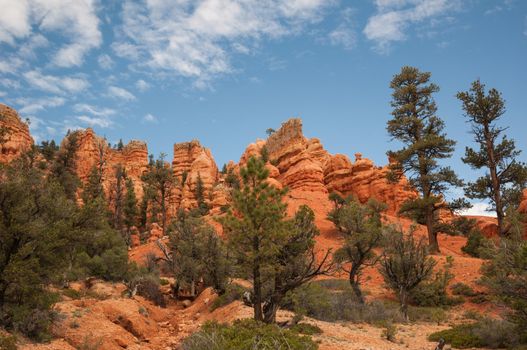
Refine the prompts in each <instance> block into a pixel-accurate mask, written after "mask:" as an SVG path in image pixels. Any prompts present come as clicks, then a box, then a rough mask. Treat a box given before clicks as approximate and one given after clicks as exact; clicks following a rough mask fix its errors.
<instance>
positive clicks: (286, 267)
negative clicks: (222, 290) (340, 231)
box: [221, 157, 329, 323]
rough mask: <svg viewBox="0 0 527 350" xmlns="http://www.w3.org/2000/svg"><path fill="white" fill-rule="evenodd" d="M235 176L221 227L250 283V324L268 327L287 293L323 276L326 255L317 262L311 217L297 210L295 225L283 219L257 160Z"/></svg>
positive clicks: (280, 206) (279, 194)
mask: <svg viewBox="0 0 527 350" xmlns="http://www.w3.org/2000/svg"><path fill="white" fill-rule="evenodd" d="M240 176H241V178H242V185H241V187H240V189H235V190H234V191H233V194H232V197H233V203H232V209H230V210H229V212H228V213H227V215H226V216H225V217H224V218H222V219H221V223H222V225H223V228H224V232H225V234H226V235H227V238H228V247H229V252H232V254H233V255H234V256H233V258H234V259H236V261H237V265H238V268H239V270H240V272H241V273H242V274H243V275H244V276H246V277H249V278H251V279H252V281H253V288H252V298H251V302H252V305H253V310H254V319H255V320H257V321H265V322H269V323H270V322H274V320H275V318H276V311H277V310H278V307H279V306H280V302H281V301H282V299H283V297H284V296H285V294H286V293H287V292H288V291H291V290H293V289H295V288H297V287H299V286H301V285H302V284H303V283H306V282H307V281H309V280H311V279H312V278H314V277H315V276H317V275H319V274H323V273H325V272H327V270H328V267H327V264H326V262H327V259H328V256H329V252H327V253H326V254H325V256H324V257H323V259H322V262H318V263H317V260H316V258H315V253H314V250H313V249H314V237H315V236H316V235H317V234H318V230H316V227H315V226H314V222H313V221H314V214H313V212H312V211H311V210H309V208H307V207H305V208H301V209H300V210H299V212H298V213H297V215H296V216H295V220H287V219H286V205H285V204H284V203H283V201H282V197H283V196H284V194H285V193H286V190H280V189H277V188H275V187H273V186H271V185H269V183H268V182H267V177H268V176H269V171H268V170H267V169H266V168H265V163H264V162H263V161H262V160H261V159H257V158H254V157H251V158H250V159H249V160H248V162H247V166H246V167H243V168H241V169H240Z"/></svg>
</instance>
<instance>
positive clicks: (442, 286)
mask: <svg viewBox="0 0 527 350" xmlns="http://www.w3.org/2000/svg"><path fill="white" fill-rule="evenodd" d="M452 278H454V275H453V274H451V273H450V268H449V266H445V268H444V269H443V270H441V271H438V272H437V273H436V274H435V276H434V278H433V279H430V280H429V281H425V282H423V283H420V284H419V285H417V287H415V288H414V289H413V290H412V291H411V292H410V299H411V301H412V303H413V304H414V305H417V306H452V305H456V304H460V303H462V302H463V299H462V298H459V297H450V296H449V295H448V293H447V286H448V284H449V283H450V281H451V280H452Z"/></svg>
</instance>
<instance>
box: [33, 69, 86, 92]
mask: <svg viewBox="0 0 527 350" xmlns="http://www.w3.org/2000/svg"><path fill="white" fill-rule="evenodd" d="M24 78H25V79H26V81H27V83H28V84H29V85H30V87H34V88H37V89H40V90H43V91H46V92H51V93H54V94H65V93H78V92H81V91H83V90H85V89H86V88H87V87H88V86H89V83H88V81H87V80H86V79H84V78H79V77H69V76H54V75H45V74H42V73H41V72H40V71H38V70H32V71H28V72H26V73H24Z"/></svg>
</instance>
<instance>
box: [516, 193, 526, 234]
mask: <svg viewBox="0 0 527 350" xmlns="http://www.w3.org/2000/svg"><path fill="white" fill-rule="evenodd" d="M518 211H519V212H520V213H522V214H523V215H525V216H527V189H525V190H523V198H522V201H521V203H520V207H519V208H518ZM524 236H525V237H527V223H526V225H525V230H524Z"/></svg>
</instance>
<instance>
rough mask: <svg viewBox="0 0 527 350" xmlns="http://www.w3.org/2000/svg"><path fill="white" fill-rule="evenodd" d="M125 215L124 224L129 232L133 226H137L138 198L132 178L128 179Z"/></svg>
mask: <svg viewBox="0 0 527 350" xmlns="http://www.w3.org/2000/svg"><path fill="white" fill-rule="evenodd" d="M123 214H124V224H125V226H126V229H127V230H130V228H131V227H132V226H136V225H137V223H138V221H137V216H138V210H137V197H136V195H135V189H134V183H133V181H132V179H131V178H127V179H126V195H125V197H124V208H123Z"/></svg>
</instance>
